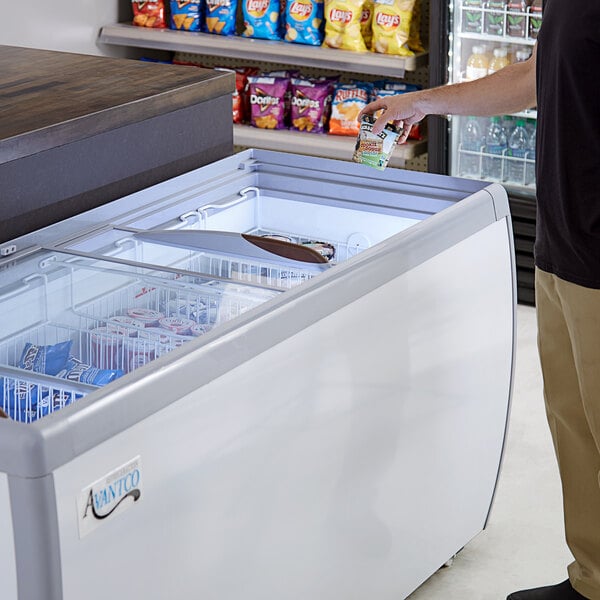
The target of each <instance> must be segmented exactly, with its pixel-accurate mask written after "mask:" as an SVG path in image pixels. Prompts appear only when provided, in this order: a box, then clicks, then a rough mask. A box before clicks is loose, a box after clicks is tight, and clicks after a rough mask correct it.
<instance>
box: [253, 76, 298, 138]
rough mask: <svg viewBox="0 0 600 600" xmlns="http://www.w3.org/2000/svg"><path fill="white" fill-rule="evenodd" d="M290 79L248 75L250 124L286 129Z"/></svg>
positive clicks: (261, 127)
mask: <svg viewBox="0 0 600 600" xmlns="http://www.w3.org/2000/svg"><path fill="white" fill-rule="evenodd" d="M288 85H289V81H288V80H287V79H283V78H280V77H248V96H249V98H250V124H251V125H254V127H259V128H260V129H285V96H286V93H287V91H288Z"/></svg>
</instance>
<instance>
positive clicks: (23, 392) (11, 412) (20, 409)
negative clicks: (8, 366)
mask: <svg viewBox="0 0 600 600" xmlns="http://www.w3.org/2000/svg"><path fill="white" fill-rule="evenodd" d="M0 392H1V399H0V407H3V408H4V412H6V414H7V415H8V416H9V417H10V418H11V419H13V420H14V421H21V422H23V423H31V422H32V421H35V420H37V419H38V418H39V417H43V416H45V415H47V414H48V413H49V412H50V406H49V402H48V401H47V394H46V397H45V398H46V401H44V399H42V401H40V402H39V404H38V396H39V392H40V388H39V386H38V385H36V384H34V383H28V382H27V381H21V380H19V381H14V380H11V379H0Z"/></svg>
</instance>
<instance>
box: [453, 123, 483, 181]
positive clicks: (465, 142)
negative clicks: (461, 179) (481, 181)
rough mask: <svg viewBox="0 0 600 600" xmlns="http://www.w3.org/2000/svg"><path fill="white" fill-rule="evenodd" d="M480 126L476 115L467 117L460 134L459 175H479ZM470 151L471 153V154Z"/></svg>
mask: <svg viewBox="0 0 600 600" xmlns="http://www.w3.org/2000/svg"><path fill="white" fill-rule="evenodd" d="M481 142H482V140H481V128H480V127H479V122H478V121H477V118H476V117H468V118H467V121H466V122H465V123H464V125H463V128H462V131H461V136H460V144H461V151H460V169H459V172H460V175H466V176H467V177H481V168H480V163H479V161H480V157H481V146H482V143H481ZM471 152H472V153H473V154H471Z"/></svg>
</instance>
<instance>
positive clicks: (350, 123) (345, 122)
mask: <svg viewBox="0 0 600 600" xmlns="http://www.w3.org/2000/svg"><path fill="white" fill-rule="evenodd" d="M369 91H370V88H369V87H368V86H367V85H361V84H359V83H357V84H350V83H338V84H336V86H335V89H334V92H333V101H332V103H331V117H330V118H329V133H331V134H333V135H353V136H354V135H358V132H359V131H360V123H359V122H358V114H359V113H360V111H361V110H362V109H363V108H364V107H365V106H366V105H367V103H368V102H369Z"/></svg>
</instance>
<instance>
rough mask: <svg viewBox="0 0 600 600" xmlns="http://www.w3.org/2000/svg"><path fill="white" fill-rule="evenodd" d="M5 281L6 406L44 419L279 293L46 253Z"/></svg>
mask: <svg viewBox="0 0 600 600" xmlns="http://www.w3.org/2000/svg"><path fill="white" fill-rule="evenodd" d="M5 273H7V274H10V277H3V281H5V282H6V283H5V284H4V285H2V286H1V287H0V307H1V308H2V310H3V311H4V313H5V314H10V315H11V318H10V319H4V320H3V321H2V323H0V394H1V396H0V408H2V410H3V411H4V412H5V413H7V414H8V416H9V417H10V418H13V419H16V420H21V421H25V422H31V421H34V420H36V419H38V418H40V417H42V416H45V415H46V414H49V413H51V412H54V411H56V410H58V409H60V408H62V407H64V406H66V405H67V404H71V403H72V402H74V401H75V400H77V399H79V398H82V397H83V396H85V395H86V394H87V393H89V392H90V391H93V390H94V389H96V388H97V387H100V386H102V385H105V384H108V383H111V382H112V381H114V380H116V379H118V378H119V377H121V376H123V375H125V374H127V373H129V372H132V371H134V370H136V369H137V368H139V367H141V366H143V365H144V364H146V363H148V362H151V361H153V360H155V359H156V358H159V357H160V356H162V355H163V354H166V353H168V352H170V351H171V350H173V349H175V348H178V347H180V346H181V345H183V344H185V343H188V342H190V341H192V340H194V339H195V338H197V337H199V336H202V335H205V334H207V333H209V332H210V331H211V330H212V329H213V328H216V327H218V326H219V325H220V324H222V323H224V322H227V321H230V320H231V319H234V318H235V317H237V316H238V315H240V314H243V313H245V312H246V311H248V310H250V309H252V308H254V307H255V306H258V305H259V304H262V303H263V302H265V301H267V300H269V299H271V298H273V297H274V296H276V295H277V294H278V293H279V292H277V291H274V290H270V289H261V288H258V287H255V286H249V285H244V284H242V283H239V282H238V283H233V282H230V281H229V282H228V281H222V280H216V279H211V278H209V277H201V276H191V275H181V274H176V273H170V272H166V271H164V272H161V271H158V270H157V269H155V268H152V269H151V268H145V267H141V266H132V265H127V264H121V263H116V262H111V261H109V260H102V259H95V258H88V257H82V256H73V255H70V254H68V253H60V252H54V251H37V252H35V253H33V254H32V255H29V256H27V257H24V258H22V259H20V260H18V261H16V264H15V266H14V267H13V268H12V269H8V270H7V271H5Z"/></svg>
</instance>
